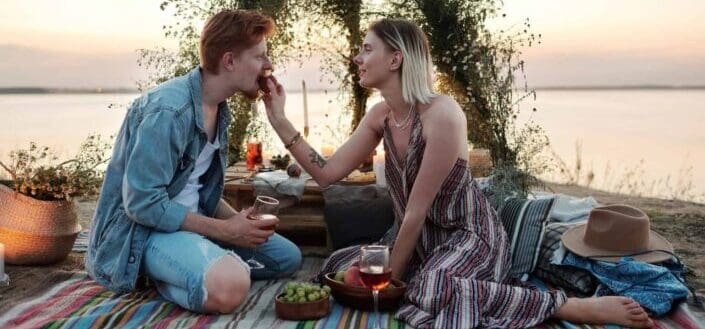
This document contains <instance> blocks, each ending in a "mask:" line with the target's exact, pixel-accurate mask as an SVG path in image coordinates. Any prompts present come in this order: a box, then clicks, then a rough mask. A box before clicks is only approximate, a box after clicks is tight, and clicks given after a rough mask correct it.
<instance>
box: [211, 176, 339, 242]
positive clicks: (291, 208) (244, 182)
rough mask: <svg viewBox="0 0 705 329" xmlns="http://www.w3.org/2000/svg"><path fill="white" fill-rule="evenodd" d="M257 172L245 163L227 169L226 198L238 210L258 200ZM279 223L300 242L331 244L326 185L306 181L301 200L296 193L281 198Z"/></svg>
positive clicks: (279, 228) (281, 229)
mask: <svg viewBox="0 0 705 329" xmlns="http://www.w3.org/2000/svg"><path fill="white" fill-rule="evenodd" d="M253 177H254V173H253V172H250V171H247V169H246V168H245V165H244V164H243V163H237V164H236V165H235V166H233V167H229V168H228V169H227V170H226V172H225V187H224V191H223V199H225V201H226V202H228V203H229V204H230V205H231V206H232V207H233V208H235V210H238V211H239V210H241V209H243V208H247V207H250V206H252V205H253V204H254V200H255V195H254V187H253V186H252V178H253ZM280 202H281V207H280V210H279V225H278V226H277V233H279V234H281V235H282V236H284V237H286V238H288V239H289V240H291V241H293V242H294V243H296V244H297V245H299V246H327V247H328V248H329V249H330V248H331V243H330V237H329V236H328V230H327V229H326V222H325V220H324V219H323V206H324V204H325V203H324V200H323V188H321V187H320V186H319V185H318V184H316V182H315V181H313V180H308V181H307V182H306V187H305V188H304V194H303V196H302V197H301V201H300V202H298V203H297V202H296V201H295V199H294V197H291V198H284V199H282V200H280Z"/></svg>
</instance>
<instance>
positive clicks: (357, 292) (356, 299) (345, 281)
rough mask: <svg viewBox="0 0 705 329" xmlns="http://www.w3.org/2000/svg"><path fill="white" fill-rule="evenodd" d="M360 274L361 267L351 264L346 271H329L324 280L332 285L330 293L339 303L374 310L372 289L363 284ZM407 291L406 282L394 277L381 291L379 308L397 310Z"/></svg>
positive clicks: (328, 284)
mask: <svg viewBox="0 0 705 329" xmlns="http://www.w3.org/2000/svg"><path fill="white" fill-rule="evenodd" d="M356 276H357V277H356ZM359 276H360V269H359V267H357V266H351V267H349V268H347V269H346V270H345V271H338V272H331V273H327V274H326V275H325V276H324V277H323V281H324V283H325V284H326V285H327V286H329V287H330V289H331V291H330V294H331V296H333V298H334V299H335V300H336V301H337V302H338V303H340V304H342V305H345V306H349V307H352V308H356V309H360V310H372V306H373V303H372V302H373V301H372V291H371V290H370V289H369V288H365V287H364V286H362V282H361V280H360V279H359ZM405 291H406V283H404V282H403V281H400V280H396V279H392V280H391V281H390V283H389V285H387V286H386V287H385V288H384V289H382V290H380V291H379V309H380V310H381V311H393V310H395V309H396V308H397V307H398V306H399V302H400V301H401V299H402V298H403V297H404V292H405Z"/></svg>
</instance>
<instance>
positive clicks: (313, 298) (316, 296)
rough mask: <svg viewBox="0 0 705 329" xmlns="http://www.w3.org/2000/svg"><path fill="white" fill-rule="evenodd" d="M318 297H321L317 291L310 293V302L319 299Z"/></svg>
mask: <svg viewBox="0 0 705 329" xmlns="http://www.w3.org/2000/svg"><path fill="white" fill-rule="evenodd" d="M318 297H320V296H318V294H317V293H315V292H314V293H311V294H309V295H308V301H309V302H312V301H314V300H317V299H318Z"/></svg>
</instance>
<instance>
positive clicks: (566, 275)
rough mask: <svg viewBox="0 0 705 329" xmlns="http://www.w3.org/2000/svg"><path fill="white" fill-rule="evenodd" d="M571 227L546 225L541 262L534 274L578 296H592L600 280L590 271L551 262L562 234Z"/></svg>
mask: <svg viewBox="0 0 705 329" xmlns="http://www.w3.org/2000/svg"><path fill="white" fill-rule="evenodd" d="M571 227H573V225H565V224H550V225H548V226H546V233H544V236H543V242H542V243H541V250H540V251H539V262H538V265H537V266H536V269H535V270H534V272H533V273H532V274H533V275H534V276H536V277H538V278H539V279H541V280H543V281H545V282H547V283H550V284H552V285H554V286H556V287H559V288H563V289H567V290H570V291H572V292H574V293H576V294H577V295H578V296H591V295H593V293H594V292H595V289H596V288H597V285H598V281H597V279H596V278H595V277H594V276H592V274H590V272H588V271H585V270H583V269H579V268H577V267H572V266H560V265H555V264H551V259H552V258H553V253H554V252H555V251H556V250H557V249H558V248H559V247H560V245H561V236H562V235H563V233H564V232H565V231H567V230H568V229H569V228H571Z"/></svg>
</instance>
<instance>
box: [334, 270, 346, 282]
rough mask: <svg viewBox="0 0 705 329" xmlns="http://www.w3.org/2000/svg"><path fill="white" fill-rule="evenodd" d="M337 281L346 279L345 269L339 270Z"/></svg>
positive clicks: (336, 275)
mask: <svg viewBox="0 0 705 329" xmlns="http://www.w3.org/2000/svg"><path fill="white" fill-rule="evenodd" d="M334 279H335V281H340V282H343V280H344V279H345V271H339V272H336V273H335V278H334Z"/></svg>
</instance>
